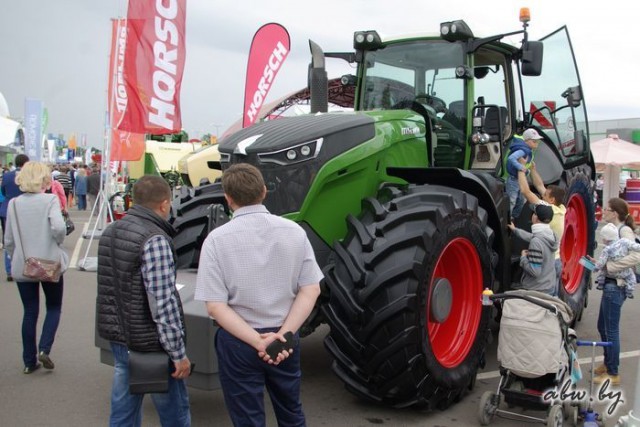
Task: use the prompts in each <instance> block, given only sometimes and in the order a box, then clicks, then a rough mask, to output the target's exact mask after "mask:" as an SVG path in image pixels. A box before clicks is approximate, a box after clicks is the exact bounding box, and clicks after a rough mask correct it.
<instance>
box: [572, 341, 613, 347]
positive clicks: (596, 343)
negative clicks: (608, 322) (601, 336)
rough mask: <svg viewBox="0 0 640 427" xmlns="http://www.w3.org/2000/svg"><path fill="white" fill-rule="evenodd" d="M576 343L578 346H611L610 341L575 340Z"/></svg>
mask: <svg viewBox="0 0 640 427" xmlns="http://www.w3.org/2000/svg"><path fill="white" fill-rule="evenodd" d="M576 345H577V346H579V347H611V346H612V345H613V343H612V342H610V341H584V340H578V341H576Z"/></svg>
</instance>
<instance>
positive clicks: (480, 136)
mask: <svg viewBox="0 0 640 427" xmlns="http://www.w3.org/2000/svg"><path fill="white" fill-rule="evenodd" d="M489 141H490V137H489V134H487V133H480V132H476V133H474V134H473V135H471V142H473V143H474V144H486V143H487V142H489Z"/></svg>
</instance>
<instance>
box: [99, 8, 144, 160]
mask: <svg viewBox="0 0 640 427" xmlns="http://www.w3.org/2000/svg"><path fill="white" fill-rule="evenodd" d="M111 26H112V29H111V56H110V58H109V85H108V87H109V92H108V99H109V100H108V102H109V104H108V106H107V109H108V111H109V127H110V132H111V160H139V159H140V158H141V157H142V155H143V154H144V150H145V145H144V134H140V133H131V132H129V131H126V130H120V129H116V125H117V124H118V123H119V122H120V121H121V120H122V116H123V115H124V113H125V111H126V110H127V105H128V102H127V101H128V99H127V89H126V87H125V83H124V49H125V45H126V42H127V25H126V20H124V19H114V20H112V24H111Z"/></svg>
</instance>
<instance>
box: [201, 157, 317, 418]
mask: <svg viewBox="0 0 640 427" xmlns="http://www.w3.org/2000/svg"><path fill="white" fill-rule="evenodd" d="M222 188H223V191H224V196H225V199H226V200H227V203H228V204H229V207H230V208H231V210H232V211H233V219H232V220H231V221H229V222H228V223H226V224H224V225H222V226H220V227H218V228H216V229H214V230H213V231H212V232H211V233H210V234H209V236H207V238H206V240H205V242H204V244H203V246H202V250H201V253H200V262H199V268H198V277H197V282H196V292H195V297H194V298H195V299H196V300H200V301H205V302H206V305H207V310H208V313H209V315H210V316H211V317H212V318H214V319H215V320H216V322H217V323H218V324H219V325H220V329H219V330H218V332H217V334H216V337H215V347H216V353H217V356H218V367H219V370H220V384H221V385H222V391H223V394H224V399H225V404H226V406H227V410H228V411H229V416H230V417H231V420H232V422H233V424H234V426H265V425H266V421H265V411H264V403H263V390H264V389H265V387H266V389H267V392H268V393H269V396H270V397H271V402H272V404H273V409H274V412H275V416H276V418H277V420H278V425H280V426H304V425H305V417H304V413H303V411H302V402H301V400H300V383H301V381H300V379H301V371H300V351H299V349H300V347H299V344H298V339H297V338H298V330H299V329H300V327H301V326H302V324H303V322H304V321H305V320H306V318H307V317H308V316H309V314H310V313H311V310H312V309H313V307H314V305H315V302H316V299H317V298H318V296H319V295H320V285H319V283H320V280H321V279H322V278H323V275H322V272H321V271H320V268H319V267H318V264H317V263H316V260H315V255H314V253H313V249H312V247H311V243H310V242H309V239H308V238H307V235H306V233H305V231H304V230H303V229H302V227H300V226H299V225H298V224H296V223H295V222H293V221H291V220H288V219H285V218H282V217H279V216H276V215H272V214H271V213H269V211H268V210H267V208H266V207H265V206H264V205H263V204H262V202H263V200H264V199H265V197H266V194H267V189H266V187H265V184H264V180H263V178H262V174H261V173H260V171H259V170H258V169H257V168H255V167H254V166H251V165H249V164H245V163H240V164H236V165H233V166H231V167H229V168H228V169H226V170H225V171H224V173H223V175H222ZM289 331H290V332H293V333H294V334H295V339H294V340H293V342H292V343H290V344H288V345H286V347H284V349H282V350H281V351H279V353H278V354H277V356H275V355H274V356H275V358H273V359H272V358H271V357H270V356H269V355H268V354H267V353H266V350H267V347H268V346H269V344H271V343H273V342H274V341H275V340H280V341H285V338H284V334H285V333H286V332H289ZM291 350H292V351H291Z"/></svg>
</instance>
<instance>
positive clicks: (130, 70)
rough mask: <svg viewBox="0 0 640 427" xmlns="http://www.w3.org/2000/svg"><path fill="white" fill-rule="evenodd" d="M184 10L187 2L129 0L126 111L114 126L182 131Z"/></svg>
mask: <svg viewBox="0 0 640 427" xmlns="http://www.w3.org/2000/svg"><path fill="white" fill-rule="evenodd" d="M186 8H187V2H186V0H129V10H128V12H127V42H126V49H125V57H124V80H125V84H126V90H127V109H126V111H125V114H124V115H123V117H122V120H121V121H120V122H119V123H118V124H117V126H116V127H117V128H118V129H121V130H127V131H130V132H137V133H152V134H163V133H175V132H180V131H181V130H182V120H181V117H180V87H181V85H182V73H183V71H184V62H185V56H186V50H185V39H184V35H185V17H186Z"/></svg>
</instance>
